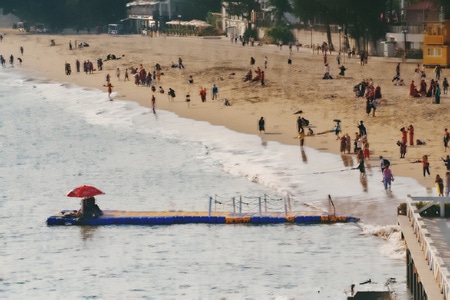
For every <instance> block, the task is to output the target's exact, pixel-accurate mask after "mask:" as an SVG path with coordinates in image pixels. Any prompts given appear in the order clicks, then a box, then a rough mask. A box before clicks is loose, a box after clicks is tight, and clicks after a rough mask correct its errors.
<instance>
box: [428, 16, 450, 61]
mask: <svg viewBox="0 0 450 300" xmlns="http://www.w3.org/2000/svg"><path fill="white" fill-rule="evenodd" d="M449 45H450V20H446V21H443V22H430V23H427V24H426V30H425V34H424V38H423V64H424V65H425V66H436V65H441V66H443V67H447V66H450V49H449Z"/></svg>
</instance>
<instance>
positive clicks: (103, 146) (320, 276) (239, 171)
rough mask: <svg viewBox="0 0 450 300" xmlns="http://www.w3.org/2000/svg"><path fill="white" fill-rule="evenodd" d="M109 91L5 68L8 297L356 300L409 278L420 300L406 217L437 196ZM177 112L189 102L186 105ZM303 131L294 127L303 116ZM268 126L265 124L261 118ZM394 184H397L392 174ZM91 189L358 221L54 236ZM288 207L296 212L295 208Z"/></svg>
mask: <svg viewBox="0 0 450 300" xmlns="http://www.w3.org/2000/svg"><path fill="white" fill-rule="evenodd" d="M126 100H127V99H122V100H120V99H116V100H115V101H108V96H107V95H106V94H105V93H104V92H102V91H99V90H92V89H85V88H81V87H77V86H73V85H71V84H69V83H56V82H49V81H46V80H45V79H42V78H30V77H26V76H24V74H22V73H20V72H19V71H18V70H16V69H14V68H6V69H2V70H0V136H1V138H0V141H1V148H0V151H1V153H0V168H1V175H0V219H1V223H0V240H1V243H2V246H1V247H0V256H1V268H0V297H1V298H10V299H39V298H45V299H78V298H100V299H136V298H140V299H142V298H144V299H345V291H348V290H349V287H350V284H352V283H358V282H363V281H366V280H368V279H371V280H372V282H378V283H380V284H381V285H383V283H384V282H385V281H386V280H387V279H388V278H396V279H397V283H396V284H395V285H394V288H395V290H396V293H397V294H398V295H399V299H407V298H408V297H409V296H408V293H407V291H406V283H405V282H406V280H405V273H406V272H405V270H406V266H405V261H404V247H403V245H402V242H401V240H400V234H399V232H398V228H397V226H395V224H396V221H395V215H396V206H397V205H398V203H400V202H401V201H404V199H405V198H406V195H407V194H413V195H423V194H424V193H426V192H425V190H424V188H423V187H421V186H419V185H418V184H417V182H416V181H414V180H412V179H408V178H399V177H397V178H396V181H395V183H394V186H393V191H392V193H386V192H385V191H384V188H383V186H382V184H381V183H380V180H381V173H380V170H379V168H378V162H376V161H373V162H372V166H371V167H369V168H368V174H367V180H366V181H360V179H359V171H357V170H352V167H355V165H356V163H355V162H354V158H353V157H351V156H350V157H347V156H345V157H344V156H342V157H341V156H338V155H332V154H326V153H321V152H318V151H316V150H314V149H311V148H308V147H304V148H303V149H300V148H299V147H297V146H287V145H281V144H279V143H275V142H269V141H267V140H266V139H265V137H264V136H262V137H261V136H258V135H257V133H255V135H248V134H242V133H237V132H233V131H230V130H228V129H226V128H224V127H220V126H212V125H211V124H208V123H206V122H198V121H193V120H189V119H183V118H180V117H178V116H176V115H175V114H173V113H170V112H166V111H160V110H157V113H156V114H153V113H152V112H151V110H150V109H148V108H144V107H141V106H139V105H137V104H135V103H133V102H130V101H126ZM175 104H176V103H175ZM294 121H295V120H294ZM255 122H256V120H255ZM393 168H394V174H395V166H393ZM83 184H91V185H94V186H96V187H98V188H100V189H101V190H103V191H104V192H105V195H101V196H98V197H97V203H98V204H99V206H100V207H101V208H102V209H119V210H134V211H136V210H139V211H167V210H183V211H207V210H208V208H209V207H208V199H209V197H213V199H215V200H217V202H216V203H215V204H214V207H213V209H217V210H224V211H230V210H232V209H233V208H232V206H231V204H230V203H232V202H231V199H232V198H233V197H235V199H236V201H239V199H243V203H244V204H243V205H244V207H245V208H246V209H253V210H255V209H256V210H257V209H258V205H257V204H255V203H258V197H266V199H275V200H280V199H282V200H281V202H276V201H275V202H273V203H276V204H275V205H274V206H273V208H274V209H276V210H279V211H283V210H284V209H286V207H287V205H286V203H287V201H288V200H287V199H289V204H290V207H291V208H292V210H294V211H307V210H318V211H329V210H330V209H331V210H333V208H330V206H329V202H328V195H332V199H333V200H334V204H335V206H336V207H335V209H336V211H337V213H340V214H346V215H353V216H355V217H360V218H361V221H362V222H361V223H359V224H354V223H349V224H333V225H293V224H277V225H243V224H236V225H210V224H189V225H172V226H104V227H78V226H66V227H65V226H57V227H49V226H47V225H46V223H45V220H46V218H47V217H48V216H50V215H52V214H54V213H55V212H57V211H60V210H63V209H78V208H79V199H76V198H68V197H65V194H66V193H67V192H68V191H69V190H70V189H71V188H74V187H76V186H79V185H83ZM285 201H286V202H285Z"/></svg>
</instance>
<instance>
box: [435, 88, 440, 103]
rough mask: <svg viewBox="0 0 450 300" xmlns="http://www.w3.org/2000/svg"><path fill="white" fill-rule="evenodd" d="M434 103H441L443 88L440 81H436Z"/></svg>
mask: <svg viewBox="0 0 450 300" xmlns="http://www.w3.org/2000/svg"><path fill="white" fill-rule="evenodd" d="M434 103H436V104H440V103H441V88H440V87H439V83H436V90H435V92H434Z"/></svg>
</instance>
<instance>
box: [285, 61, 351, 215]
mask: <svg viewBox="0 0 450 300" xmlns="http://www.w3.org/2000/svg"><path fill="white" fill-rule="evenodd" d="M344 57H345V55H344ZM287 201H288V207H289V212H292V207H291V197H290V196H289V194H288V195H287Z"/></svg>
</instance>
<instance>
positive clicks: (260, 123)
mask: <svg viewBox="0 0 450 300" xmlns="http://www.w3.org/2000/svg"><path fill="white" fill-rule="evenodd" d="M265 126H266V122H265V121H264V117H261V118H260V119H259V121H258V128H259V134H261V133H266V127H265Z"/></svg>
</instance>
